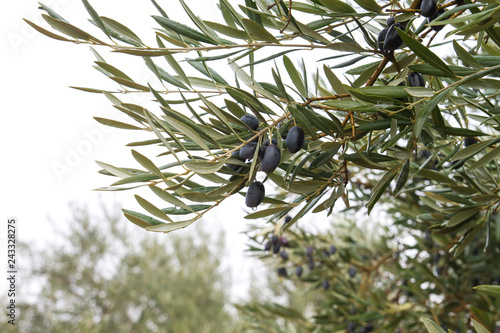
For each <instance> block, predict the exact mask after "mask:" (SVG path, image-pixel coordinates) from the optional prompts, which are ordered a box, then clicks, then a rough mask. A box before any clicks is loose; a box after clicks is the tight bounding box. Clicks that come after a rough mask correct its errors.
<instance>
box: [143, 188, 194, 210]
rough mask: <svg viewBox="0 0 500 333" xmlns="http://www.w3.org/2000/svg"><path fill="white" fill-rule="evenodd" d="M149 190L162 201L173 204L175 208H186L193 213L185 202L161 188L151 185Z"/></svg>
mask: <svg viewBox="0 0 500 333" xmlns="http://www.w3.org/2000/svg"><path fill="white" fill-rule="evenodd" d="M149 188H150V189H151V191H153V192H154V193H155V194H156V195H157V196H159V197H160V198H161V199H163V200H165V201H166V202H168V203H171V204H172V205H174V206H177V207H181V208H184V209H186V210H188V211H191V212H193V210H192V209H191V207H189V206H188V205H186V204H185V203H184V202H182V201H181V200H179V199H178V198H176V197H175V196H174V195H172V194H170V193H168V192H167V191H164V190H162V189H161V188H159V187H157V186H153V185H150V186H149Z"/></svg>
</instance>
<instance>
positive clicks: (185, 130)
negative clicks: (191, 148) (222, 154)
mask: <svg viewBox="0 0 500 333" xmlns="http://www.w3.org/2000/svg"><path fill="white" fill-rule="evenodd" d="M164 117H165V119H166V120H167V122H168V123H169V124H170V125H172V126H173V127H175V128H176V129H177V130H178V131H179V132H180V133H182V134H183V135H185V136H186V137H188V138H189V139H191V140H193V142H194V143H196V144H197V145H198V146H200V147H201V148H203V149H204V150H205V151H206V152H208V153H209V154H211V153H210V148H208V146H207V144H206V143H205V141H204V140H203V139H202V138H201V136H200V135H199V134H198V133H196V131H195V130H193V129H192V128H191V127H190V126H188V125H186V124H184V123H183V122H181V121H179V120H177V119H175V118H172V117H168V116H164Z"/></svg>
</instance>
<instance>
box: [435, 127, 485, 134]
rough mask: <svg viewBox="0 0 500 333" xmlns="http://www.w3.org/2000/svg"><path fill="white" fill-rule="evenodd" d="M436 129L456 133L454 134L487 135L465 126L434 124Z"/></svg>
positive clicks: (446, 132)
mask: <svg viewBox="0 0 500 333" xmlns="http://www.w3.org/2000/svg"><path fill="white" fill-rule="evenodd" d="M434 127H435V128H436V129H437V130H438V131H441V132H443V133H445V134H449V135H456V136H483V135H487V134H486V133H482V132H479V131H473V130H470V129H467V128H459V127H450V126H434Z"/></svg>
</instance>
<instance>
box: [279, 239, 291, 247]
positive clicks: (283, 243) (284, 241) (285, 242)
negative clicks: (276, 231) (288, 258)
mask: <svg viewBox="0 0 500 333" xmlns="http://www.w3.org/2000/svg"><path fill="white" fill-rule="evenodd" d="M280 243H281V245H283V246H284V247H288V246H290V243H289V242H288V239H287V238H286V237H280Z"/></svg>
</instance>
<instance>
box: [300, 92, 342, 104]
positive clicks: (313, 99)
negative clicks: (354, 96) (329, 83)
mask: <svg viewBox="0 0 500 333" xmlns="http://www.w3.org/2000/svg"><path fill="white" fill-rule="evenodd" d="M349 96H351V95H350V94H337V95H332V96H325V97H310V98H308V99H307V101H306V102H305V103H302V104H301V105H302V106H308V105H309V104H311V103H312V102H316V101H326V100H332V99H339V98H345V97H349Z"/></svg>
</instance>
